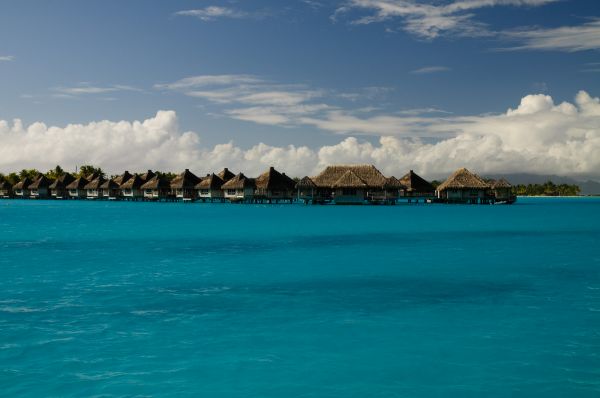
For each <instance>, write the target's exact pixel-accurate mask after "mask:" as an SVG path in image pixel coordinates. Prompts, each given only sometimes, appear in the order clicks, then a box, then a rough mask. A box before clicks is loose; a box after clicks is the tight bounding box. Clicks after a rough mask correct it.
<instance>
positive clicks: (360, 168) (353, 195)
mask: <svg viewBox="0 0 600 398" xmlns="http://www.w3.org/2000/svg"><path fill="white" fill-rule="evenodd" d="M311 180H312V181H313V182H314V183H315V184H316V186H317V191H318V195H319V196H320V198H322V199H323V200H333V201H334V202H335V203H337V204H351V203H355V204H358V203H364V202H365V201H367V200H369V197H370V196H376V193H377V194H380V193H381V192H382V191H383V190H384V187H385V186H386V183H387V178H386V177H385V176H384V175H383V174H382V173H381V172H380V171H379V170H378V169H377V168H376V167H375V166H373V165H335V166H328V167H326V168H325V170H323V171H322V172H321V173H320V174H319V175H317V176H316V177H313V178H311Z"/></svg>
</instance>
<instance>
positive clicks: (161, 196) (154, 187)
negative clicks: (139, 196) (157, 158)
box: [141, 175, 172, 200]
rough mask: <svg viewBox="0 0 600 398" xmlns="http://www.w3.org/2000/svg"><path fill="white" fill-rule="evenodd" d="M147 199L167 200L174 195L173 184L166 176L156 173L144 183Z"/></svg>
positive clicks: (143, 187) (142, 187) (143, 189)
mask: <svg viewBox="0 0 600 398" xmlns="http://www.w3.org/2000/svg"><path fill="white" fill-rule="evenodd" d="M141 189H142V191H143V192H144V199H145V200H166V199H169V198H170V197H172V195H171V185H170V184H169V181H167V180H166V179H165V178H164V177H161V176H160V175H155V176H154V177H152V178H151V179H150V180H149V181H148V182H146V183H144V184H142V186H141Z"/></svg>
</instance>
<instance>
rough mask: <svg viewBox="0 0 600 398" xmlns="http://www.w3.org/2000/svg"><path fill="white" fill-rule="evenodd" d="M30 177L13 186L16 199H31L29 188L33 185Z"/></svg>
mask: <svg viewBox="0 0 600 398" xmlns="http://www.w3.org/2000/svg"><path fill="white" fill-rule="evenodd" d="M32 182H33V181H31V180H30V179H29V178H28V177H25V178H23V179H22V180H21V181H19V182H17V183H16V184H15V185H14V186H13V192H14V195H15V197H16V198H20V199H23V198H28V197H29V186H30V185H31V184H32Z"/></svg>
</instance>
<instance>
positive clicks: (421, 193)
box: [400, 170, 435, 197]
mask: <svg viewBox="0 0 600 398" xmlns="http://www.w3.org/2000/svg"><path fill="white" fill-rule="evenodd" d="M400 184H402V185H403V186H404V191H403V192H400V194H401V196H409V197H415V196H416V197H434V196H435V188H434V187H433V185H431V184H430V183H429V182H428V181H427V180H425V179H424V178H423V177H421V176H419V175H418V174H417V173H415V172H414V171H412V170H410V171H409V172H408V173H406V174H405V175H404V176H402V178H400Z"/></svg>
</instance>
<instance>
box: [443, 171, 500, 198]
mask: <svg viewBox="0 0 600 398" xmlns="http://www.w3.org/2000/svg"><path fill="white" fill-rule="evenodd" d="M489 189H490V185H489V184H488V183H487V182H485V181H484V180H483V179H482V178H481V177H479V176H478V175H477V174H475V173H471V172H470V171H469V170H467V169H465V168H461V169H458V170H456V171H455V172H454V173H452V175H451V176H450V177H448V179H447V180H446V181H444V182H443V183H442V184H440V186H439V187H438V188H437V197H438V199H441V200H443V201H445V202H448V203H472V204H477V203H487V202H488V199H489V197H488V195H487V192H488V190H489Z"/></svg>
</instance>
